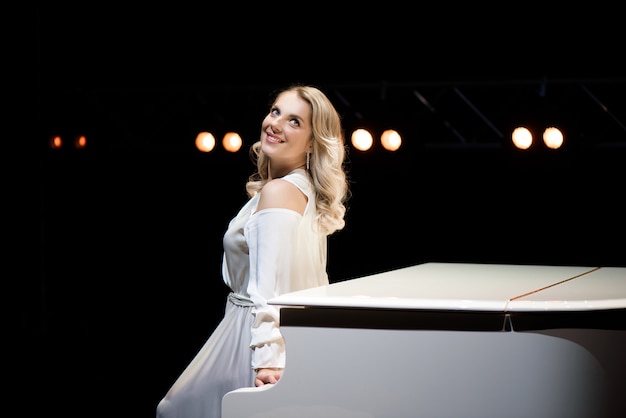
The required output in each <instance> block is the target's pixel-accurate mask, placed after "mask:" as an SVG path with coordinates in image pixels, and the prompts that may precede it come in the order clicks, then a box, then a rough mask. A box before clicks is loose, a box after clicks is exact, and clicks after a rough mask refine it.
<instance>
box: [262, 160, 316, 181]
mask: <svg viewBox="0 0 626 418" xmlns="http://www.w3.org/2000/svg"><path fill="white" fill-rule="evenodd" d="M305 167H306V164H301V165H298V166H280V167H273V166H272V165H271V164H270V165H268V176H267V177H268V180H272V179H277V178H280V177H284V176H286V175H287V174H289V173H291V172H292V171H294V170H297V169H298V168H305Z"/></svg>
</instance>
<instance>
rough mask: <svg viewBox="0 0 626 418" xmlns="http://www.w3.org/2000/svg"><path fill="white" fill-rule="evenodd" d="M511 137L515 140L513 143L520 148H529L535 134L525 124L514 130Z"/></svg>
mask: <svg viewBox="0 0 626 418" xmlns="http://www.w3.org/2000/svg"><path fill="white" fill-rule="evenodd" d="M511 139H512V140H513V144H514V145H515V146H516V147H517V148H519V149H528V148H529V147H530V146H531V145H532V143H533V135H532V134H531V133H530V131H529V130H528V128H525V127H523V126H520V127H519V128H515V130H513V133H512V134H511Z"/></svg>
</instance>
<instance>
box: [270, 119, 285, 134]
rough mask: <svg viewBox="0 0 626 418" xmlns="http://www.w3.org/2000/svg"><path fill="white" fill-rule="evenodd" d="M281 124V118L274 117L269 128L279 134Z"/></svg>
mask: <svg viewBox="0 0 626 418" xmlns="http://www.w3.org/2000/svg"><path fill="white" fill-rule="evenodd" d="M282 123H283V122H282V116H276V117H275V118H273V119H272V121H271V122H270V126H271V127H272V130H273V131H274V132H280V131H282Z"/></svg>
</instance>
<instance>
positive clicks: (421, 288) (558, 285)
mask: <svg viewBox="0 0 626 418" xmlns="http://www.w3.org/2000/svg"><path fill="white" fill-rule="evenodd" d="M625 277H626V268H617V267H615V268H599V267H574V266H539V265H512V264H470V263H436V262H432V263H424V264H418V265H414V266H410V267H404V268H400V269H397V270H392V271H388V272H383V273H377V274H373V275H369V276H364V277H360V278H355V279H350V280H346V281H342V282H337V283H332V284H330V285H327V286H321V287H317V288H312V289H306V290H301V291H297V292H292V293H287V294H284V295H281V296H278V297H276V298H273V299H271V300H270V301H269V303H270V304H273V305H283V306H315V307H355V308H384V309H420V310H425V309H426V310H467V311H493V312H507V311H508V310H511V309H514V310H517V311H528V310H531V311H533V310H546V309H548V310H563V309H564V308H566V309H581V310H588V309H599V308H600V309H609V308H620V309H621V308H624V307H626V279H625ZM598 287H599V288H598ZM560 289H563V293H560Z"/></svg>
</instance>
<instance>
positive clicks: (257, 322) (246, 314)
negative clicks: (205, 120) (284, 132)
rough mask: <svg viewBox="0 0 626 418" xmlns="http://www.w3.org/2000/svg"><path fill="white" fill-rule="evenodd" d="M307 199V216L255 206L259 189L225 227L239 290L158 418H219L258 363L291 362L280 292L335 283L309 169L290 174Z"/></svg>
mask: <svg viewBox="0 0 626 418" xmlns="http://www.w3.org/2000/svg"><path fill="white" fill-rule="evenodd" d="M283 179H285V180H288V181H290V182H291V183H293V184H295V185H296V186H297V187H298V188H299V189H300V190H302V192H303V193H304V194H306V196H307V198H308V202H307V205H306V208H305V211H304V214H303V215H300V214H299V213H298V212H295V211H293V210H289V209H283V208H268V209H263V210H261V211H259V212H256V211H255V209H256V206H257V203H258V200H259V195H258V194H257V195H256V196H254V197H252V198H251V199H250V200H248V202H247V203H246V204H245V205H244V206H243V207H242V208H241V209H240V211H239V213H238V214H237V216H236V217H235V218H233V219H232V220H231V221H230V223H229V225H228V229H227V231H226V233H225V234H224V239H223V244H224V257H223V262H222V276H223V279H224V282H225V283H226V284H227V285H228V286H229V287H230V289H231V290H232V292H231V293H230V295H229V296H228V300H227V302H226V308H225V314H224V318H223V319H222V321H221V322H220V323H219V324H218V326H217V327H216V329H215V330H214V331H213V333H212V334H211V336H210V337H209V338H208V340H207V341H206V343H205V344H204V346H203V347H202V348H201V349H200V351H199V352H198V354H197V355H196V356H195V358H194V359H193V360H192V361H191V363H190V364H189V365H188V366H187V368H186V369H185V370H184V371H183V373H182V374H181V375H180V377H178V379H177V380H176V382H175V383H174V385H173V386H172V387H171V388H170V389H169V391H168V392H167V394H166V395H165V397H164V398H163V399H162V400H161V401H160V402H159V405H158V406H157V411H156V412H157V413H156V415H157V417H158V418H173V417H176V418H184V417H189V418H192V417H193V418H201V417H202V418H218V417H220V416H221V409H222V398H223V396H224V395H225V394H226V393H227V392H230V391H231V390H234V389H238V388H241V387H248V386H254V377H255V373H254V369H255V368H260V367H285V363H286V352H285V344H284V340H283V338H282V335H281V333H280V330H279V308H278V307H276V306H270V305H268V304H267V301H268V300H269V299H271V298H273V297H275V296H277V295H280V294H282V293H286V292H293V291H296V290H300V289H305V288H310V287H315V286H322V285H327V284H328V276H327V272H326V257H327V253H326V251H327V235H325V234H323V233H320V232H319V229H318V227H317V222H316V215H317V213H316V208H315V196H314V190H313V187H312V184H311V182H310V179H309V176H308V174H307V173H306V171H304V170H302V169H297V170H294V171H292V172H291V173H289V174H287V175H286V176H284V177H283Z"/></svg>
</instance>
